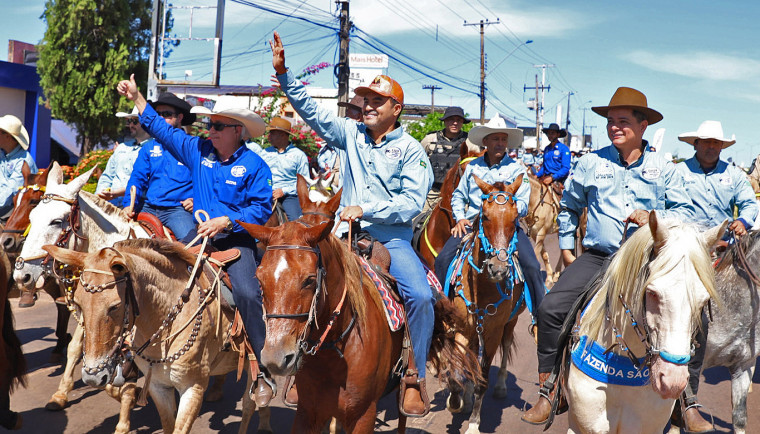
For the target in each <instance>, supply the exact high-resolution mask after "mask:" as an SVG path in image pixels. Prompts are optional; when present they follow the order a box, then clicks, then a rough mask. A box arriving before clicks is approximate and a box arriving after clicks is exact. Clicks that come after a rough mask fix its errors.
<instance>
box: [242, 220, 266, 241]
mask: <svg viewBox="0 0 760 434" xmlns="http://www.w3.org/2000/svg"><path fill="white" fill-rule="evenodd" d="M235 221H236V222H238V224H240V226H242V227H243V229H245V230H246V231H248V233H249V234H251V236H252V237H253V238H255V239H257V240H259V241H261V242H262V243H264V244H269V238H271V236H272V232H274V229H275V228H267V227H264V226H260V225H254V224H251V223H246V222H241V221H240V220H235Z"/></svg>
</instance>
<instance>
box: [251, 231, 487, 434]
mask: <svg viewBox="0 0 760 434" xmlns="http://www.w3.org/2000/svg"><path fill="white" fill-rule="evenodd" d="M241 224H242V225H243V227H245V228H246V230H248V232H249V233H250V234H251V235H252V236H253V237H254V238H257V239H259V240H262V241H263V242H264V243H265V244H266V245H267V250H266V252H265V253H264V256H263V258H262V261H261V265H260V266H259V269H258V271H257V276H258V277H259V281H260V283H261V290H262V294H263V299H264V309H265V312H266V318H265V319H266V323H267V336H266V342H265V345H264V348H263V349H262V351H261V359H262V360H261V363H263V364H264V365H265V366H266V367H267V369H269V371H270V372H271V373H273V374H275V375H293V374H295V381H296V385H297V388H298V395H299V405H298V410H297V411H296V416H295V419H294V421H293V427H292V431H291V432H293V433H317V432H319V430H320V429H321V428H322V427H323V426H324V425H325V424H326V423H327V421H328V420H330V418H331V417H335V418H337V420H338V421H339V422H340V423H341V425H342V426H343V428H344V429H345V431H346V432H351V433H371V432H373V428H374V424H375V414H376V411H377V401H378V400H379V399H380V397H381V396H383V395H384V394H385V393H387V392H386V391H388V392H389V391H391V390H393V389H395V387H396V386H397V385H398V379H397V378H396V377H395V374H397V372H396V370H397V368H398V367H399V361H400V359H401V351H402V340H403V339H402V338H403V332H402V331H401V330H398V331H391V329H390V327H389V326H388V321H387V319H386V313H385V307H384V306H383V302H382V301H381V299H380V296H379V293H378V291H377V289H376V287H375V286H374V283H373V282H372V280H371V279H370V277H369V276H368V275H367V274H366V272H365V271H364V270H363V269H362V268H361V266H360V265H359V262H358V259H357V257H356V256H355V255H354V254H353V253H352V252H351V251H350V250H349V249H348V247H347V246H346V244H345V243H343V242H342V241H340V240H339V239H337V238H336V237H334V236H332V235H331V234H330V229H331V228H332V226H333V222H332V221H328V222H323V223H320V224H318V225H316V226H311V225H308V224H307V223H304V222H289V223H285V224H284V225H282V226H279V227H277V228H267V227H263V226H258V225H249V224H246V223H241ZM435 310H436V326H435V330H434V334H433V343H432V345H431V352H430V356H431V361H432V364H433V365H434V367H435V369H436V371H437V372H438V373H439V375H440V376H442V377H443V376H447V375H450V376H449V378H469V379H470V380H472V381H478V382H481V381H482V377H481V376H480V375H479V373H478V369H477V362H476V361H475V357H474V355H473V354H472V353H469V352H467V351H466V349H465V348H463V347H462V346H461V345H459V344H458V343H457V342H456V341H455V332H456V330H458V329H459V327H461V318H460V317H459V316H457V315H456V311H455V310H454V309H453V306H451V305H450V303H449V302H448V300H447V299H445V298H444V299H443V300H440V301H439V302H438V303H437V304H436V309H435ZM394 378H395V381H393V380H394ZM389 382H390V383H389ZM389 386H390V387H389ZM405 428H406V417H405V416H403V415H400V416H399V432H402V433H403V432H405Z"/></svg>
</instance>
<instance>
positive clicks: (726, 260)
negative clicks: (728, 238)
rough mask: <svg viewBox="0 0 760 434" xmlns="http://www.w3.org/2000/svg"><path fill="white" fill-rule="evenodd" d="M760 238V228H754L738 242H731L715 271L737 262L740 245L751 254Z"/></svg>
mask: <svg viewBox="0 0 760 434" xmlns="http://www.w3.org/2000/svg"><path fill="white" fill-rule="evenodd" d="M758 238H760V230H752V231H749V232H747V235H745V236H743V237H741V238H740V239H739V240H738V241H737V242H735V243H733V244H731V245H730V246H729V247H728V249H726V252H725V253H724V254H723V258H721V260H720V262H718V266H717V267H716V268H715V272H716V273H718V272H721V271H723V270H725V269H728V268H730V267H731V266H732V265H733V264H734V262H736V260H737V256H736V249H738V247H739V245H741V247H742V249H743V250H744V251H745V252H746V253H747V254H749V251H750V249H751V248H752V247H753V246H754V245H755V244H756V243H757V240H758Z"/></svg>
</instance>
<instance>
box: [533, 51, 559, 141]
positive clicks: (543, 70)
mask: <svg viewBox="0 0 760 434" xmlns="http://www.w3.org/2000/svg"><path fill="white" fill-rule="evenodd" d="M533 67H534V68H541V126H542V127H543V125H544V90H551V88H552V87H551V86H545V85H546V68H554V65H547V64H543V65H533ZM536 87H538V85H536Z"/></svg>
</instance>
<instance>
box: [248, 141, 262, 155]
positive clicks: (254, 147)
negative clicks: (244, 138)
mask: <svg viewBox="0 0 760 434" xmlns="http://www.w3.org/2000/svg"><path fill="white" fill-rule="evenodd" d="M245 147H246V148H248V149H250V150H251V151H253V152H254V153H255V154H256V155H258V156H259V157H261V158H264V148H262V147H261V145H259V144H258V143H256V142H254V141H253V140H251V141H250V142H245Z"/></svg>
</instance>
